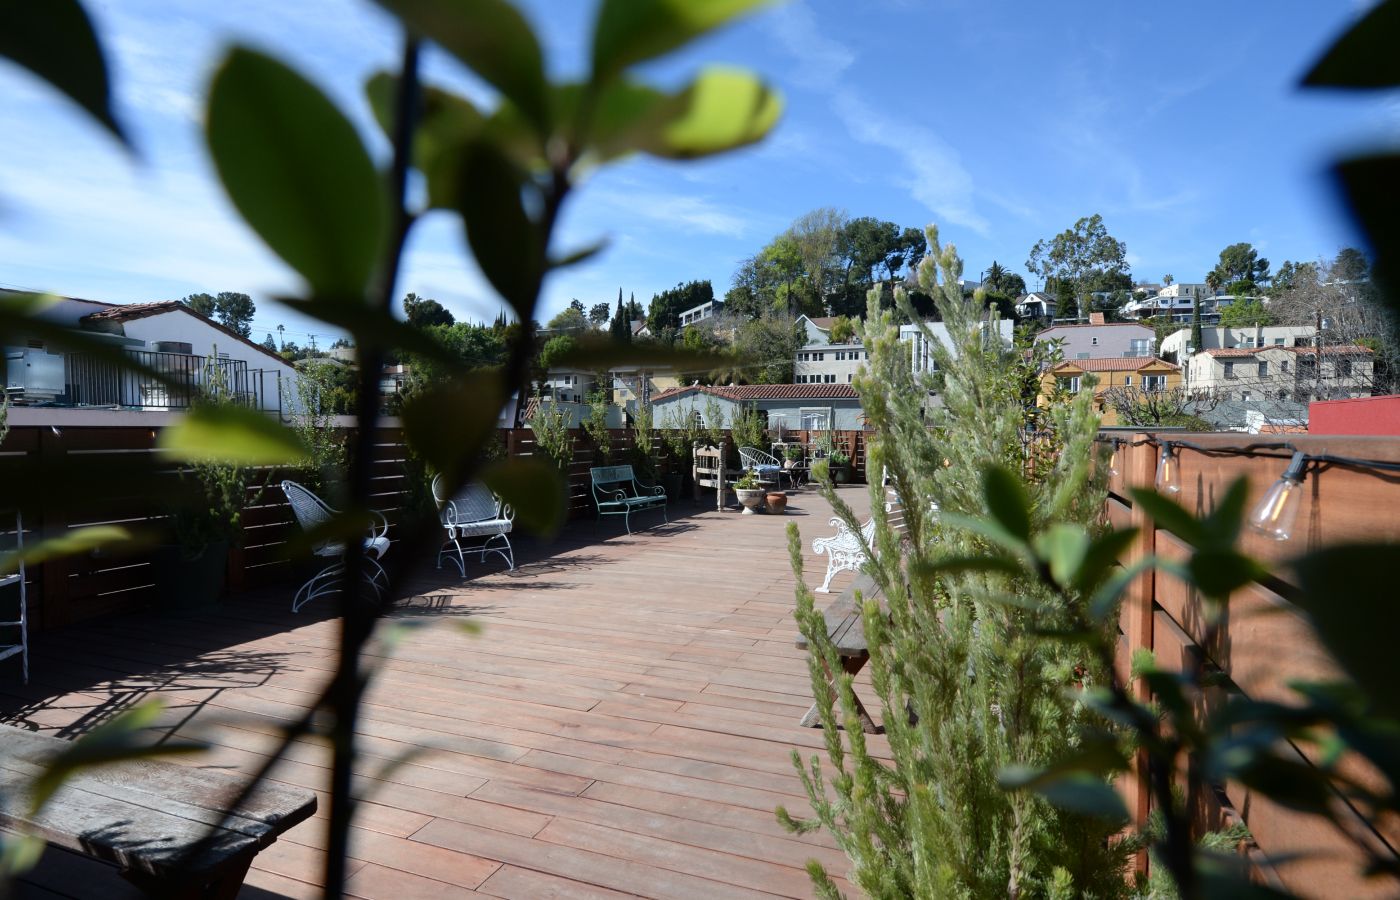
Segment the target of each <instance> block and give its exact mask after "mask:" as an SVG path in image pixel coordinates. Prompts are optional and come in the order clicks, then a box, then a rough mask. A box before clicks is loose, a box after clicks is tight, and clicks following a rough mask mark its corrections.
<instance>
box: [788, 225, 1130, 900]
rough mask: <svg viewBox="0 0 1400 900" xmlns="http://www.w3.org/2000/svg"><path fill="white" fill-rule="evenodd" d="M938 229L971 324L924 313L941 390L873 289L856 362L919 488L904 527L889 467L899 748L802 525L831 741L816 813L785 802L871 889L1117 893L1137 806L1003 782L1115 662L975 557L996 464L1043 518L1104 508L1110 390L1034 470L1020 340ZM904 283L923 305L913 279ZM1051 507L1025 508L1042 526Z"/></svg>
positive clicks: (906, 499) (1062, 737)
mask: <svg viewBox="0 0 1400 900" xmlns="http://www.w3.org/2000/svg"><path fill="white" fill-rule="evenodd" d="M927 236H928V242H929V246H930V253H929V255H928V256H927V257H925V259H924V260H923V261H922V263H921V264H920V266H919V271H918V276H919V282H920V285H921V287H922V288H923V290H924V291H926V292H927V293H929V294H930V295H932V296H933V297H934V298H935V300H936V302H937V304H938V309H939V312H940V313H941V314H942V317H943V321H944V322H945V323H946V324H947V327H948V330H949V334H950V335H951V338H952V344H953V345H952V346H951V347H948V346H944V345H942V344H941V343H940V342H939V341H938V340H937V339H936V338H935V337H934V336H933V334H932V333H925V339H926V340H928V341H930V343H931V344H932V346H933V357H934V360H935V361H936V362H937V369H938V372H939V374H940V376H941V378H940V382H941V384H940V393H941V397H942V405H941V406H935V407H933V408H929V409H926V406H928V404H926V403H925V402H924V398H926V397H927V396H928V391H929V389H930V388H931V387H932V382H931V380H930V377H929V376H928V375H926V374H919V375H916V374H915V373H913V372H912V371H911V367H910V361H909V356H908V350H907V346H905V345H903V344H901V342H900V340H899V329H898V324H897V321H896V318H895V315H894V314H893V312H891V311H889V310H882V309H881V308H880V302H879V295H878V293H877V292H873V291H872V292H871V295H870V297H869V313H868V318H867V320H866V323H865V325H864V327H863V329H862V332H863V333H862V339H863V342H864V344H865V347H866V348H867V349H868V350H869V351H870V363H869V364H868V366H867V368H866V369H865V370H863V371H862V373H861V374H860V375H858V376H857V377H856V380H855V386H856V389H857V390H858V391H859V392H860V395H861V398H862V401H863V405H864V407H865V411H866V416H867V419H868V421H869V423H870V424H871V426H873V428H874V434H873V435H872V436H871V440H870V443H869V449H868V454H869V460H870V461H869V466H870V471H872V472H874V471H879V470H880V467H884V469H885V470H886V471H887V472H888V473H889V474H890V475H891V476H892V478H893V485H894V488H893V489H894V490H895V492H896V493H897V495H898V500H899V502H900V503H901V504H902V506H903V521H904V526H903V528H902V530H901V532H896V531H895V529H894V528H892V527H891V524H890V522H889V517H888V516H887V515H886V513H885V507H884V502H885V494H884V488H882V487H881V486H880V485H879V484H878V481H879V479H874V478H872V479H871V489H870V490H871V506H872V510H873V515H874V518H875V520H876V523H877V524H876V531H875V542H874V543H875V547H876V556H875V558H874V559H873V560H869V561H868V563H867V571H869V572H870V573H871V574H872V575H873V576H874V578H875V580H876V582H877V583H878V585H879V586H880V587H881V588H882V589H883V593H884V597H885V599H886V601H887V603H888V618H886V617H885V616H884V615H882V614H881V612H880V609H879V606H878V605H877V604H876V603H875V602H874V601H866V602H865V606H864V616H865V628H866V634H867V636H868V640H869V645H870V664H869V665H870V671H871V674H872V680H873V684H874V691H875V693H876V694H877V695H878V697H879V705H880V708H881V711H882V713H883V722H884V725H885V728H886V729H887V736H888V740H889V746H890V751H891V755H892V757H893V759H892V761H891V762H889V763H885V762H881V761H880V760H878V759H876V758H875V757H874V756H873V755H872V753H871V752H870V748H869V747H868V745H867V738H866V736H865V735H864V734H863V733H862V732H861V729H860V723H859V720H858V719H857V717H856V712H855V706H854V702H853V695H852V693H851V679H850V677H849V676H842V677H840V678H839V680H838V682H837V686H836V689H835V690H833V689H832V688H831V686H830V684H829V682H828V680H827V675H826V673H827V672H829V671H830V672H840V666H839V663H838V660H837V657H836V654H835V651H834V649H833V648H832V646H831V644H830V641H829V640H828V639H827V636H826V628H825V624H824V620H823V618H822V615H821V612H820V611H819V610H817V609H816V608H815V606H814V602H813V597H812V594H811V592H810V591H809V590H808V589H807V588H806V587H805V585H803V583H802V580H801V574H802V555H801V545H800V542H799V538H798V534H797V529H796V527H795V526H789V544H790V549H791V553H792V562H793V568H794V571H795V573H796V574H797V576H798V579H797V585H798V586H797V619H798V623H799V625H800V627H801V629H802V632H803V634H804V635H805V636H806V637H807V639H808V641H809V642H810V646H811V647H812V653H811V655H810V668H811V678H812V687H813V691H814V694H815V696H816V699H817V703H818V706H819V708H820V710H821V713H822V723H823V729H824V734H825V744H826V757H827V759H826V761H825V763H824V764H823V763H822V762H821V761H820V760H819V759H817V758H815V757H814V758H813V759H812V760H811V761H810V765H804V764H803V762H802V760H801V759H800V758H799V756H798V754H796V753H794V763H795V764H796V765H797V768H798V771H799V773H800V775H801V777H802V780H803V783H804V785H805V787H806V789H807V793H808V796H809V800H810V803H811V806H812V808H813V811H814V816H813V818H812V819H810V820H807V821H797V820H795V819H793V818H792V817H791V816H789V815H788V813H787V812H786V811H785V810H782V809H780V810H779V817H780V818H781V819H782V820H784V822H785V823H786V824H788V825H789V827H792V828H794V829H810V828H816V827H821V828H824V829H826V830H827V831H829V832H830V833H831V834H832V835H833V836H834V837H835V839H836V841H837V842H838V844H839V845H840V846H841V847H842V849H844V850H845V851H846V853H847V855H848V856H849V857H850V859H851V862H852V864H853V866H852V872H851V876H850V877H851V880H852V881H854V882H855V883H856V884H857V885H859V887H860V888H861V890H863V891H864V892H865V893H867V894H869V895H870V896H872V897H881V898H883V897H889V898H896V897H899V898H903V897H992V896H1002V897H1007V896H1009V897H1031V896H1094V897H1113V896H1118V895H1121V894H1123V893H1124V892H1125V891H1126V887H1127V886H1126V882H1125V881H1124V869H1123V866H1124V864H1125V861H1126V854H1127V849H1128V848H1127V846H1126V845H1124V844H1123V843H1121V842H1120V843H1118V844H1116V845H1115V844H1113V842H1112V841H1111V840H1110V839H1111V837H1112V836H1113V835H1114V833H1115V832H1116V831H1117V830H1118V828H1119V826H1120V825H1121V823H1120V822H1117V821H1113V820H1110V819H1100V818H1095V817H1093V816H1090V815H1081V814H1078V813H1073V812H1066V811H1063V810H1060V809H1057V808H1055V807H1053V806H1051V805H1050V804H1049V803H1047V802H1046V801H1045V800H1044V799H1043V798H1042V797H1040V796H1039V795H1036V794H1034V793H1031V792H1028V791H1019V792H1013V791H1008V790H1005V789H1004V788H1003V786H1002V785H1001V784H1000V783H999V782H998V773H1001V772H1002V771H1003V770H1018V769H1019V770H1033V769H1038V768H1040V767H1043V766H1045V765H1048V764H1049V763H1050V762H1052V761H1053V760H1054V759H1058V758H1060V757H1061V756H1062V755H1063V754H1064V751H1065V750H1066V748H1067V747H1072V746H1074V745H1075V744H1077V743H1080V742H1081V740H1080V736H1081V733H1082V730H1085V729H1086V726H1088V725H1089V724H1090V723H1088V722H1087V721H1085V717H1086V716H1087V715H1089V713H1087V712H1086V711H1085V710H1084V708H1083V707H1082V706H1080V705H1078V704H1076V702H1075V701H1074V700H1073V699H1072V697H1071V690H1072V689H1073V688H1074V687H1075V686H1076V685H1079V684H1084V683H1092V682H1095V681H1098V680H1100V679H1104V678H1106V677H1107V673H1105V672H1101V671H1098V670H1097V668H1096V663H1095V662H1094V661H1093V660H1092V659H1089V658H1088V656H1087V654H1085V653H1083V652H1082V650H1081V648H1080V647H1079V646H1078V645H1076V644H1074V643H1071V642H1066V641H1063V640H1058V639H1056V638H1055V637H1054V636H1053V635H1054V632H1055V631H1056V630H1058V629H1060V628H1062V627H1063V626H1064V625H1065V623H1066V622H1067V621H1068V614H1069V613H1070V612H1071V610H1070V609H1068V608H1067V607H1066V606H1064V605H1061V606H1059V607H1056V606H1055V605H1054V604H1055V602H1056V601H1057V598H1055V597H1052V596H1051V595H1050V593H1049V592H1048V591H1047V590H1046V588H1045V587H1044V586H1043V585H1042V584H1040V583H1039V582H1037V580H1035V579H1034V578H1031V577H1029V576H1026V575H1024V574H1017V573H1013V572H1011V571H1007V570H1003V569H991V568H988V567H985V566H982V565H979V564H978V563H977V562H974V561H973V560H975V559H977V558H979V557H986V556H987V554H986V553H985V550H986V546H987V539H986V537H985V536H984V534H985V530H986V529H987V528H988V527H989V526H988V525H986V524H984V523H986V522H989V521H991V520H990V519H989V518H988V500H987V498H986V496H985V495H984V491H983V472H984V471H985V470H987V469H988V468H989V467H996V468H998V469H1000V470H1002V471H1004V472H1006V473H1008V474H1007V476H1006V477H1007V478H1008V479H1012V480H1014V481H1015V482H1017V483H1018V484H1017V485H1016V490H1019V491H1023V492H1024V493H1026V494H1027V495H1028V496H1029V497H1030V498H1031V501H1032V502H1031V509H1032V513H1031V517H1032V519H1033V520H1043V521H1053V522H1060V523H1064V522H1069V523H1077V524H1078V525H1079V526H1081V527H1083V528H1085V529H1089V528H1091V527H1092V524H1091V523H1093V522H1094V521H1095V519H1096V517H1097V513H1098V509H1099V508H1100V504H1101V503H1102V501H1103V487H1102V485H1101V483H1099V482H1098V481H1097V480H1095V478H1094V476H1093V474H1092V467H1091V465H1090V463H1091V455H1092V450H1093V437H1094V434H1095V432H1096V429H1097V425H1098V421H1097V418H1096V417H1095V415H1094V413H1093V411H1092V408H1091V406H1090V399H1091V394H1092V392H1084V393H1082V394H1080V395H1079V397H1078V398H1076V399H1075V400H1074V402H1073V403H1072V404H1070V405H1067V406H1062V407H1059V408H1056V409H1052V410H1050V411H1048V413H1047V415H1046V419H1047V420H1048V424H1049V425H1050V427H1051V429H1052V430H1053V431H1054V432H1055V434H1056V435H1057V441H1058V443H1059V444H1060V445H1061V452H1060V453H1059V455H1058V457H1057V458H1056V459H1054V461H1053V462H1052V463H1049V464H1048V466H1049V468H1048V469H1042V470H1040V471H1039V472H1037V474H1036V477H1035V479H1034V481H1032V480H1030V479H1028V478H1027V477H1026V476H1025V475H1024V474H1022V473H1023V472H1024V468H1023V465H1022V463H1023V455H1024V449H1023V445H1022V441H1021V436H1020V431H1021V428H1022V425H1023V423H1024V420H1025V416H1026V409H1025V406H1024V404H1023V401H1022V398H1021V390H1020V384H1019V380H1018V376H1017V360H1016V358H1015V353H1014V350H1013V349H1012V348H1009V347H1005V346H1004V345H1003V342H1002V340H1001V338H1000V335H999V333H998V331H997V329H996V322H995V320H994V318H992V317H990V316H988V315H987V314H985V313H984V311H983V310H982V309H981V308H980V298H972V299H964V298H963V296H962V292H961V290H960V289H959V285H958V278H959V276H960V275H961V274H962V262H961V260H960V259H959V258H958V256H957V252H956V250H955V248H954V247H953V246H951V245H949V246H947V247H941V246H940V245H939V241H938V233H937V230H936V229H935V228H933V227H930V228H929V229H928V231H927ZM895 299H896V304H897V306H898V307H899V309H900V310H901V311H902V312H903V315H905V316H906V317H908V318H910V319H913V320H914V321H918V319H917V318H916V317H915V315H914V312H913V309H912V307H911V305H910V303H909V298H908V297H907V295H906V294H905V292H904V291H903V289H902V288H897V289H896V291H895ZM824 491H825V494H826V496H827V499H828V500H829V501H830V502H831V503H832V505H833V507H834V508H835V509H836V510H837V513H838V515H840V516H842V517H843V518H844V519H846V520H847V522H848V524H850V525H852V526H858V525H859V523H858V522H857V521H856V519H855V517H854V516H853V514H852V513H851V510H850V509H849V507H848V506H847V505H846V504H845V503H843V502H842V501H841V500H840V498H839V496H838V495H837V494H836V493H835V492H833V491H832V490H831V489H830V485H829V484H827V485H825V486H824ZM993 502H995V500H993ZM934 504H936V510H937V511H936V512H935V510H934ZM1038 524H1039V522H1036V521H1033V522H1028V523H1026V530H1027V533H1032V532H1033V531H1034V527H1035V526H1036V525H1038ZM1006 568H1007V569H1009V568H1010V567H1006ZM1086 602H1087V600H1086V599H1085V598H1081V597H1074V598H1072V599H1071V600H1070V601H1063V603H1074V604H1079V603H1086ZM1062 618H1064V621H1061V619H1062ZM810 871H811V874H812V878H813V881H814V883H815V885H816V887H817V888H818V890H819V891H820V892H821V893H822V894H823V895H824V896H831V897H834V896H837V895H838V894H837V889H836V887H835V884H834V883H833V882H832V881H831V879H830V878H829V877H828V875H827V873H826V872H825V871H824V870H823V869H822V867H821V866H820V865H818V864H816V863H815V862H814V863H812V864H811V865H810Z"/></svg>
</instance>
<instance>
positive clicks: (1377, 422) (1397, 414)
mask: <svg viewBox="0 0 1400 900" xmlns="http://www.w3.org/2000/svg"><path fill="white" fill-rule="evenodd" d="M1308 432H1309V433H1310V434H1383V435H1396V436H1400V396H1388V397H1359V398H1357V399H1355V400H1318V401H1315V402H1313V403H1309V404H1308Z"/></svg>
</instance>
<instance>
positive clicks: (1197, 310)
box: [1191, 297, 1202, 352]
mask: <svg viewBox="0 0 1400 900" xmlns="http://www.w3.org/2000/svg"><path fill="white" fill-rule="evenodd" d="M1191 346H1192V347H1195V348H1196V350H1197V351H1198V352H1199V351H1200V350H1201V349H1202V348H1201V298H1200V297H1195V298H1193V299H1192V300H1191Z"/></svg>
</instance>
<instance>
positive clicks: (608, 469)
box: [588, 466, 670, 534]
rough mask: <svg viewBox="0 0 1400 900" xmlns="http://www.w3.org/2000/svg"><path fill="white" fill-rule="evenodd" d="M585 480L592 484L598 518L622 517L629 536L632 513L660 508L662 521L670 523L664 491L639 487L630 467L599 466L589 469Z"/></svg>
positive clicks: (647, 485)
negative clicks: (667, 516)
mask: <svg viewBox="0 0 1400 900" xmlns="http://www.w3.org/2000/svg"><path fill="white" fill-rule="evenodd" d="M588 479H589V481H590V482H591V483H592V487H593V502H594V503H595V504H596V505H597V507H598V518H599V519H601V518H602V517H603V516H622V517H623V518H622V521H623V522H624V523H625V524H626V525H627V533H628V534H631V533H632V513H633V511H634V510H636V511H640V510H647V509H659V510H661V519H662V521H663V522H670V519H668V518H666V490H665V488H662V487H659V486H657V485H650V484H642V483H641V482H640V481H638V480H637V475H636V473H635V472H633V471H632V467H631V466H598V467H595V468H592V469H589V470H588Z"/></svg>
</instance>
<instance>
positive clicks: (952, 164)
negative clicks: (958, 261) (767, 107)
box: [769, 2, 988, 234]
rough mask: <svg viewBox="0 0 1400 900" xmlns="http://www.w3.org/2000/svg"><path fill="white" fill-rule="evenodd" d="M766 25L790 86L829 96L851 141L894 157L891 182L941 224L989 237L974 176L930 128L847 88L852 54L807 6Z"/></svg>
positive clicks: (798, 5) (787, 10)
mask: <svg viewBox="0 0 1400 900" xmlns="http://www.w3.org/2000/svg"><path fill="white" fill-rule="evenodd" d="M769 23H770V29H771V32H772V34H773V35H774V37H775V39H776V40H777V43H778V44H779V45H781V46H782V47H783V49H784V50H786V51H787V53H788V54H789V55H790V56H791V57H792V59H793V61H794V63H795V66H794V68H793V70H792V71H790V72H789V76H790V77H791V78H792V79H793V81H794V82H795V83H797V84H798V85H799V86H802V87H806V88H810V89H813V90H820V91H826V92H828V93H829V96H830V105H831V110H832V112H834V113H835V114H836V117H837V119H838V120H839V121H840V122H841V124H842V125H843V126H844V127H845V129H846V132H847V134H849V135H850V137H851V138H852V139H854V140H856V141H859V142H860V143H862V144H867V145H870V146H873V147H879V148H882V149H884V150H888V151H890V152H891V153H893V154H894V155H895V157H896V158H898V159H899V160H900V161H901V162H902V163H903V165H904V173H903V174H902V175H900V176H896V179H895V180H896V181H897V182H898V183H899V184H901V185H902V186H903V187H904V188H905V189H906V190H908V191H909V193H910V196H912V197H913V198H914V199H915V200H916V201H918V202H919V203H921V204H922V205H924V206H925V207H927V208H928V209H929V210H930V211H931V212H932V213H933V214H934V215H935V216H937V217H938V218H939V219H940V220H943V221H946V222H949V223H951V224H954V225H962V226H964V227H967V228H971V229H973V230H974V231H976V232H978V233H979V234H986V233H987V232H988V223H987V220H986V219H985V218H983V217H982V216H981V215H980V214H979V213H978V212H977V210H976V203H975V200H974V196H975V191H974V189H973V182H972V175H971V174H970V173H969V172H968V170H967V168H966V167H965V166H964V165H963V164H962V160H961V158H960V157H959V155H958V152H957V151H956V150H955V149H954V148H953V147H952V146H951V145H950V144H949V143H948V142H947V141H946V140H944V139H943V138H942V137H941V136H940V135H939V134H938V133H937V132H935V131H934V130H933V129H931V128H928V127H926V126H922V125H914V124H912V123H910V122H908V121H905V120H902V119H898V118H895V117H892V116H889V115H887V114H885V113H883V112H881V111H880V110H879V109H878V108H877V107H876V106H875V104H874V103H872V102H871V101H870V100H869V99H868V98H867V97H865V96H863V95H862V94H860V93H859V92H857V91H856V90H855V89H854V88H851V87H849V86H848V81H849V79H848V78H846V77H845V76H846V73H847V70H849V69H850V68H851V67H852V66H853V65H855V63H856V54H855V51H853V50H852V49H851V48H849V47H848V46H846V45H845V44H843V43H841V42H840V41H838V40H836V39H834V38H832V37H830V36H828V35H826V34H823V33H822V31H821V29H820V28H818V27H817V22H816V19H815V17H814V16H813V15H812V10H811V7H810V6H809V5H808V4H807V3H806V2H793V3H789V4H788V5H786V6H784V7H782V8H780V9H779V10H778V12H777V13H776V14H774V15H773V16H771V17H770V19H769Z"/></svg>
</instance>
